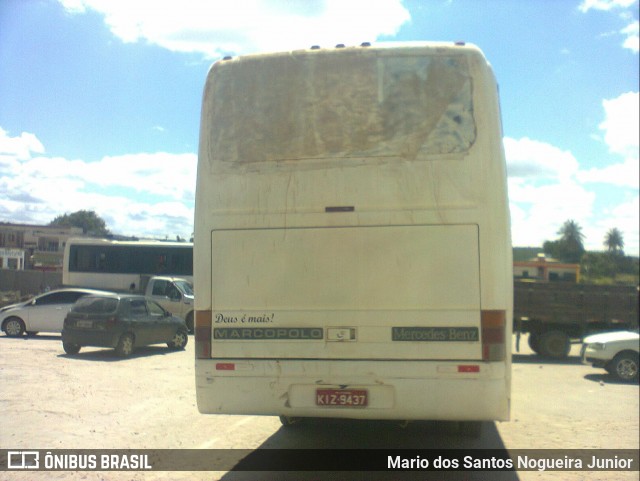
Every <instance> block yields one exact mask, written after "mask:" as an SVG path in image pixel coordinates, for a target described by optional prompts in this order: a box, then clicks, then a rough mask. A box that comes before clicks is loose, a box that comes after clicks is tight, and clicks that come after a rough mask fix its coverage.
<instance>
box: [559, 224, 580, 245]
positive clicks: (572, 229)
mask: <svg viewBox="0 0 640 481" xmlns="http://www.w3.org/2000/svg"><path fill="white" fill-rule="evenodd" d="M558 234H560V236H561V237H560V238H561V239H562V240H563V241H565V242H567V243H571V244H575V245H579V246H580V247H584V246H583V243H582V241H583V240H584V234H583V233H582V227H580V226H579V225H578V223H577V222H576V221H575V220H568V221H566V222H565V223H564V224H562V227H561V228H560V230H559V231H558Z"/></svg>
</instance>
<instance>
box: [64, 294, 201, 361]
mask: <svg viewBox="0 0 640 481" xmlns="http://www.w3.org/2000/svg"><path fill="white" fill-rule="evenodd" d="M188 332H189V331H188V330H187V325H186V324H185V322H184V321H183V320H182V319H180V318H179V317H175V316H173V315H171V313H170V312H168V311H166V310H165V309H163V308H162V307H161V306H160V305H159V304H158V303H157V302H155V301H153V300H151V299H147V298H146V297H144V296H136V295H128V294H127V295H124V294H123V295H118V294H113V295H100V296H97V295H96V296H86V297H83V298H81V299H80V300H78V301H77V302H76V303H75V304H74V306H73V307H72V308H71V311H69V313H68V314H67V317H66V318H65V320H64V327H63V329H62V347H63V348H64V350H65V352H66V353H67V354H77V353H78V352H80V348H82V347H83V346H96V347H113V348H115V350H116V354H118V355H119V356H121V357H125V356H129V355H130V354H131V353H132V352H133V350H134V349H135V348H136V347H140V346H146V345H149V344H158V343H166V344H167V346H169V348H170V349H176V350H179V349H184V347H185V346H186V345H187V340H188Z"/></svg>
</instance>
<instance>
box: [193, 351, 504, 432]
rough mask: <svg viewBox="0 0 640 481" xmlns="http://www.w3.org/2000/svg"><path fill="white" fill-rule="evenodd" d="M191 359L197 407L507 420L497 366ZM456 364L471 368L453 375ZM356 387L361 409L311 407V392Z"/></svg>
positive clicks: (253, 411) (370, 416) (208, 410)
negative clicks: (363, 402) (362, 398)
mask: <svg viewBox="0 0 640 481" xmlns="http://www.w3.org/2000/svg"><path fill="white" fill-rule="evenodd" d="M218 363H222V364H225V365H226V366H227V369H228V366H229V365H230V364H231V363H234V361H233V360H231V361H230V360H218V361H216V360H213V359H212V360H197V361H196V392H197V401H198V409H199V410H200V412H202V413H210V414H263V415H283V416H291V417H296V416H300V417H333V418H352V419H403V420H454V421H464V420H477V421H481V420H482V421H484V420H491V421H507V420H509V409H510V375H509V373H508V372H507V368H506V367H505V365H504V364H502V363H482V362H470V361H461V362H443V361H301V360H296V361H270V360H269V361H267V360H252V361H236V362H235V369H234V370H217V369H216V364H218ZM458 365H464V366H469V365H474V366H479V370H478V372H460V371H459V369H458ZM319 388H322V389H327V388H329V389H340V388H348V389H358V390H366V391H367V393H368V405H367V406H366V407H336V406H318V405H317V399H316V391H317V389H319Z"/></svg>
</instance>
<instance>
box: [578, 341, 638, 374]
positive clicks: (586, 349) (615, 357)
mask: <svg viewBox="0 0 640 481" xmlns="http://www.w3.org/2000/svg"><path fill="white" fill-rule="evenodd" d="M639 339H640V335H638V331H637V330H635V331H619V332H607V333H603V334H594V335H593V336H588V337H585V338H584V339H583V344H582V351H581V355H582V362H584V363H585V364H591V365H593V367H602V368H604V369H606V371H607V372H608V373H609V374H611V375H613V376H615V377H617V378H618V379H620V380H621V381H627V382H628V381H634V380H636V379H638V344H639V342H640V341H639Z"/></svg>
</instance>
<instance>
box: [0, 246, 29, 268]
mask: <svg viewBox="0 0 640 481" xmlns="http://www.w3.org/2000/svg"><path fill="white" fill-rule="evenodd" d="M0 269H12V270H14V271H21V270H24V251H23V250H21V249H8V248H6V247H0Z"/></svg>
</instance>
